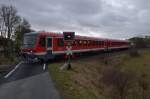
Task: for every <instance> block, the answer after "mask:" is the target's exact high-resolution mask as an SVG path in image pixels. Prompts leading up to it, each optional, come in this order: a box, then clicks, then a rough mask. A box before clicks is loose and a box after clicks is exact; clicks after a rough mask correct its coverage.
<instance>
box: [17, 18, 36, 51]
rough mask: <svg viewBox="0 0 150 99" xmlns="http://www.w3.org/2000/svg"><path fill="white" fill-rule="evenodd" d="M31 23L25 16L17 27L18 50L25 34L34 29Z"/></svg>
mask: <svg viewBox="0 0 150 99" xmlns="http://www.w3.org/2000/svg"><path fill="white" fill-rule="evenodd" d="M30 27H31V25H30V24H29V22H28V21H27V20H26V19H25V18H23V19H22V20H21V22H20V24H19V25H18V26H17V27H16V28H15V47H16V50H18V49H19V48H20V46H21V43H22V40H23V35H24V34H25V33H29V32H31V31H33V30H31V28H30Z"/></svg>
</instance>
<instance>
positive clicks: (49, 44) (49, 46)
mask: <svg viewBox="0 0 150 99" xmlns="http://www.w3.org/2000/svg"><path fill="white" fill-rule="evenodd" d="M46 48H47V51H46V52H47V54H46V58H47V59H52V58H53V55H52V50H53V48H52V38H51V37H47V39H46Z"/></svg>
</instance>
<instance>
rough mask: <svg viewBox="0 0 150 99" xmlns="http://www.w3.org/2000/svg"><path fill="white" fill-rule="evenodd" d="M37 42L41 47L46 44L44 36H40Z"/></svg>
mask: <svg viewBox="0 0 150 99" xmlns="http://www.w3.org/2000/svg"><path fill="white" fill-rule="evenodd" d="M39 44H40V45H41V46H42V47H45V45H46V41H45V37H41V38H40V42H39Z"/></svg>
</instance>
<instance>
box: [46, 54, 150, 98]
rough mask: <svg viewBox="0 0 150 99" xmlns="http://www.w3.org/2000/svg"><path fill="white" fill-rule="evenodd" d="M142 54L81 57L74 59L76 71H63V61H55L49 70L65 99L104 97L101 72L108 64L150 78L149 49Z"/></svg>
mask: <svg viewBox="0 0 150 99" xmlns="http://www.w3.org/2000/svg"><path fill="white" fill-rule="evenodd" d="M140 54H141V56H140V57H134V58H133V57H131V56H130V55H129V54H128V53H127V52H121V53H113V54H109V55H106V56H107V57H106V56H103V55H102V54H101V55H96V56H91V57H87V58H79V59H78V60H73V61H72V67H73V70H69V71H67V70H63V71H60V66H62V65H63V64H64V62H59V63H52V64H50V65H49V71H50V74H51V76H52V78H53V80H54V81H55V82H56V86H57V88H58V89H59V90H60V92H61V93H62V95H63V96H64V97H65V99H100V98H103V99H105V97H104V93H103V92H104V86H102V84H100V83H101V81H100V80H101V77H102V71H103V70H104V69H106V68H107V67H108V68H109V67H111V66H112V67H115V68H118V69H119V70H121V71H132V72H134V73H135V75H137V76H140V75H142V74H143V73H146V75H148V78H150V75H149V74H150V73H149V71H150V62H149V60H150V52H149V51H141V52H140ZM108 56H109V57H108ZM106 61H107V62H106Z"/></svg>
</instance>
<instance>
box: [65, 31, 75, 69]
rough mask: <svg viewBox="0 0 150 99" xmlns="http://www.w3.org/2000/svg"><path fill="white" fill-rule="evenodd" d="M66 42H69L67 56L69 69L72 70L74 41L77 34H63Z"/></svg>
mask: <svg viewBox="0 0 150 99" xmlns="http://www.w3.org/2000/svg"><path fill="white" fill-rule="evenodd" d="M63 36H64V41H66V42H67V45H66V55H67V69H68V70H69V69H71V68H72V67H71V57H72V55H73V52H72V41H73V40H74V38H75V32H63Z"/></svg>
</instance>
